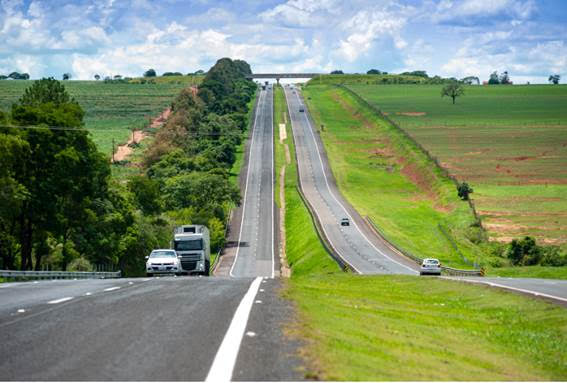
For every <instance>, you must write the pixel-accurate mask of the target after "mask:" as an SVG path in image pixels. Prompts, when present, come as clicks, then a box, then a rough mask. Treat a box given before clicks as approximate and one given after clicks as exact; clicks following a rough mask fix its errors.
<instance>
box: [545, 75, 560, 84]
mask: <svg viewBox="0 0 567 383" xmlns="http://www.w3.org/2000/svg"><path fill="white" fill-rule="evenodd" d="M560 79H561V76H560V75H558V74H552V75H551V76H549V78H548V81H549V82H550V83H552V84H554V85H557V84H559V80H560Z"/></svg>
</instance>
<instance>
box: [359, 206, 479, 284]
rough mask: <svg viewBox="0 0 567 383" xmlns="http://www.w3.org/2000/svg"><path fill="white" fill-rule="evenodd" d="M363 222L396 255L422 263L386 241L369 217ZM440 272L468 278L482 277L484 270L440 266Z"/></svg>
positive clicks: (418, 258) (383, 234) (388, 240)
mask: <svg viewBox="0 0 567 383" xmlns="http://www.w3.org/2000/svg"><path fill="white" fill-rule="evenodd" d="M365 221H366V223H367V224H368V226H370V228H371V229H372V230H373V231H374V232H375V233H376V234H377V235H378V236H379V237H380V238H382V240H384V242H385V243H386V244H387V245H388V247H390V248H391V249H392V250H393V251H395V252H397V253H398V254H400V255H403V256H405V257H407V258H409V259H411V260H412V261H414V262H416V263H417V264H419V265H421V263H422V262H423V259H422V258H420V257H418V256H417V255H414V254H412V253H411V252H409V251H407V250H405V249H403V248H402V247H401V246H398V245H397V244H395V243H394V242H393V241H391V240H390V239H388V237H387V236H386V234H385V233H384V232H383V231H382V230H381V229H380V227H378V225H377V224H376V223H375V222H374V221H373V220H372V218H370V217H369V216H366V217H365ZM441 270H442V271H443V273H445V274H447V275H453V276H469V277H470V276H476V277H479V276H480V277H482V276H484V270H483V269H474V270H463V269H455V268H453V267H447V266H441Z"/></svg>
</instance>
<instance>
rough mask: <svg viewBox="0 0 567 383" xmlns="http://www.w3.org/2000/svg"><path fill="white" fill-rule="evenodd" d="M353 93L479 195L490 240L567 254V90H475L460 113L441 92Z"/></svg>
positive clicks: (502, 262)
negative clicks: (526, 242) (530, 243)
mask: <svg viewBox="0 0 567 383" xmlns="http://www.w3.org/2000/svg"><path fill="white" fill-rule="evenodd" d="M350 88H351V89H353V90H354V91H355V92H357V93H358V94H359V95H361V96H362V97H363V98H365V99H366V100H368V101H369V102H370V103H372V104H374V105H376V106H377V107H379V108H380V109H381V110H382V111H384V112H385V113H387V114H388V117H389V118H390V119H393V120H394V121H396V122H397V123H398V124H399V125H400V126H401V127H402V128H403V129H404V130H405V131H407V132H408V133H409V134H410V135H411V136H412V137H413V138H414V139H415V140H417V142H419V143H420V144H421V145H422V146H423V147H425V148H426V149H427V150H428V151H429V152H430V153H431V155H432V156H434V157H436V158H437V159H438V160H439V163H440V164H441V165H442V166H443V167H444V168H446V169H447V170H448V171H449V172H450V173H451V174H452V175H453V176H455V177H456V178H457V179H458V180H459V182H462V181H463V180H466V181H467V182H468V183H469V184H470V185H471V187H473V188H474V191H475V193H474V203H475V205H476V207H477V211H478V213H479V215H480V216H481V219H482V222H483V226H484V228H485V229H486V230H487V232H488V235H489V237H490V239H491V240H497V241H500V242H505V243H509V242H510V241H512V239H515V238H523V237H525V236H530V237H533V238H535V239H536V241H537V242H538V243H539V244H541V245H543V244H546V245H559V246H562V251H563V252H564V253H565V252H567V248H566V247H565V246H566V245H565V243H566V242H567V236H566V235H565V234H566V232H565V229H564V228H565V226H566V225H567V174H566V173H565V172H564V170H563V169H565V168H567V152H566V148H567V146H565V145H564V144H565V140H564V137H565V125H566V124H567V110H566V109H565V108H564V105H565V103H566V102H567V87H564V86H550V85H529V86H513V87H486V86H485V87H478V86H469V87H467V88H466V92H467V98H466V102H462V103H460V104H459V105H458V106H455V107H453V105H448V104H446V103H442V102H439V99H438V94H439V93H438V92H439V91H440V87H439V86H427V85H425V86H423V85H422V86H408V85H406V86H388V87H372V86H366V85H352V86H350ZM503 111H506V112H505V113H503ZM491 249H493V251H492V250H490V252H491V253H493V254H495V256H496V257H497V258H492V259H493V263H494V265H499V266H502V267H506V266H507V265H508V264H509V263H508V260H507V258H506V256H505V250H502V249H501V248H500V247H499V246H497V245H496V244H491ZM498 272H500V271H498ZM518 272H520V271H518ZM557 272H558V273H561V274H563V275H565V274H567V273H566V272H565V271H563V272H561V271H560V270H558V271H557ZM522 275H524V274H522Z"/></svg>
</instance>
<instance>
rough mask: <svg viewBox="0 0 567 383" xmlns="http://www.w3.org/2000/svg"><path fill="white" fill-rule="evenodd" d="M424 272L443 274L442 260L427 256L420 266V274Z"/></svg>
mask: <svg viewBox="0 0 567 383" xmlns="http://www.w3.org/2000/svg"><path fill="white" fill-rule="evenodd" d="M424 274H433V275H441V262H439V260H438V259H435V258H425V259H424V260H423V262H421V267H420V268H419V275H424Z"/></svg>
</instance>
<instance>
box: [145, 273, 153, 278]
mask: <svg viewBox="0 0 567 383" xmlns="http://www.w3.org/2000/svg"><path fill="white" fill-rule="evenodd" d="M153 276H154V275H153V274H152V273H146V277H153Z"/></svg>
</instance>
